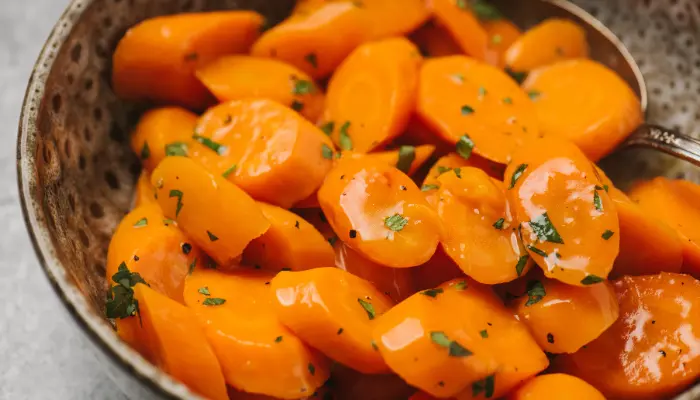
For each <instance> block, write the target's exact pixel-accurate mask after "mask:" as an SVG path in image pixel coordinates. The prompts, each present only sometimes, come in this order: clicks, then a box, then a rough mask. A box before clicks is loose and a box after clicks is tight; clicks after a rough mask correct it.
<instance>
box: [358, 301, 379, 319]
mask: <svg viewBox="0 0 700 400" xmlns="http://www.w3.org/2000/svg"><path fill="white" fill-rule="evenodd" d="M357 302H358V303H360V305H361V306H362V308H364V309H365V312H366V313H367V317H368V318H369V319H374V317H375V316H376V315H377V314H376V313H375V312H374V306H373V305H372V303H370V302H368V301H365V300H363V299H357Z"/></svg>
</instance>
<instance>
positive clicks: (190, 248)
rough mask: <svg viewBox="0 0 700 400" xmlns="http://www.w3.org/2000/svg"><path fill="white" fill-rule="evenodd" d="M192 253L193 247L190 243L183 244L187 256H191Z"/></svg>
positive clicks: (183, 250)
mask: <svg viewBox="0 0 700 400" xmlns="http://www.w3.org/2000/svg"><path fill="white" fill-rule="evenodd" d="M190 251H192V245H191V244H189V243H183V244H182V252H183V253H185V254H190Z"/></svg>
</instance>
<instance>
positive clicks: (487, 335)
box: [479, 329, 489, 339]
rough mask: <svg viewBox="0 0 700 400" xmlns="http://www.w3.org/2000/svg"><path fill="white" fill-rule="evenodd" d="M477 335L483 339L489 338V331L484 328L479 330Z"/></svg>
mask: <svg viewBox="0 0 700 400" xmlns="http://www.w3.org/2000/svg"><path fill="white" fill-rule="evenodd" d="M479 335H481V337H482V338H484V339H488V338H489V331H487V330H486V329H484V330H483V331H479Z"/></svg>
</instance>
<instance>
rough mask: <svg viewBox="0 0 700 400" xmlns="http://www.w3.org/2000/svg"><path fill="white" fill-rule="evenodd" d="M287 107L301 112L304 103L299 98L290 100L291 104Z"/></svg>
mask: <svg viewBox="0 0 700 400" xmlns="http://www.w3.org/2000/svg"><path fill="white" fill-rule="evenodd" d="M289 107H290V108H291V109H292V110H294V111H296V112H301V110H303V109H304V103H302V102H301V101H299V100H292V104H291V105H290V106H289Z"/></svg>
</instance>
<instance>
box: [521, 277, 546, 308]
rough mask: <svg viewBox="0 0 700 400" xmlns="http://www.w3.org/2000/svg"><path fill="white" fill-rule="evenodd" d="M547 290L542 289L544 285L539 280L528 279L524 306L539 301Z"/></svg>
mask: <svg viewBox="0 0 700 400" xmlns="http://www.w3.org/2000/svg"><path fill="white" fill-rule="evenodd" d="M546 295H547V292H546V291H545V290H544V285H542V282H540V281H530V282H528V283H527V302H526V303H525V307H530V306H531V305H533V304H537V303H539V302H540V301H541V300H542V299H543V298H544V296H546Z"/></svg>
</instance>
